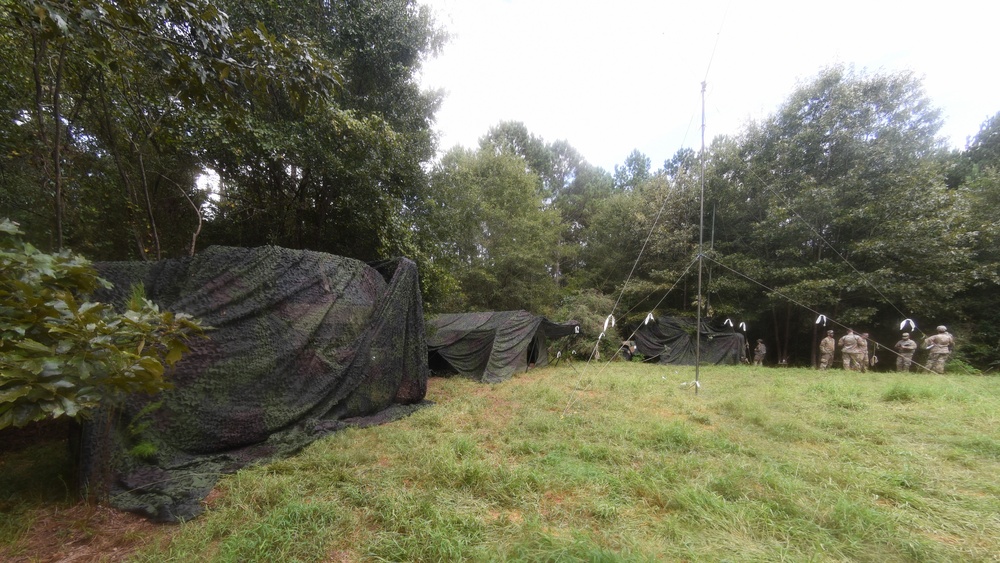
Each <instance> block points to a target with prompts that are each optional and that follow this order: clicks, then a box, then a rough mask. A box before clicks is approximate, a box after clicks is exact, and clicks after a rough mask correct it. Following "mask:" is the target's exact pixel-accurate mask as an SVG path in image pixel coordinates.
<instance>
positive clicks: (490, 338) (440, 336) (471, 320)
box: [427, 311, 580, 383]
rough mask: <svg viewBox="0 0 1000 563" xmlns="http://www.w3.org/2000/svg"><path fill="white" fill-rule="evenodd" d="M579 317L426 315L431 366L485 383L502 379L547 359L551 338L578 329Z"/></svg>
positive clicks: (520, 313)
mask: <svg viewBox="0 0 1000 563" xmlns="http://www.w3.org/2000/svg"><path fill="white" fill-rule="evenodd" d="M579 332H580V325H579V323H577V322H575V321H570V322H567V323H556V322H553V321H550V320H548V319H546V318H544V317H538V316H535V315H532V314H531V313H528V312H527V311H501V312H489V313H456V314H446V315H438V316H436V317H432V318H430V319H428V320H427V348H428V351H429V354H430V362H431V365H432V366H440V367H443V368H446V369H447V368H450V370H449V371H455V372H457V373H459V374H460V375H462V376H465V377H469V378H472V379H475V380H478V381H481V382H483V383H498V382H500V381H505V380H507V379H510V378H511V376H512V375H514V373H516V372H518V371H525V370H526V369H528V365H529V364H533V365H535V366H538V367H541V366H544V365H546V364H547V363H548V350H547V346H548V341H549V340H553V339H557V338H561V337H563V336H569V335H572V334H578V333H579Z"/></svg>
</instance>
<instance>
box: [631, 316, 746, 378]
mask: <svg viewBox="0 0 1000 563" xmlns="http://www.w3.org/2000/svg"><path fill="white" fill-rule="evenodd" d="M696 324H697V323H696V321H695V320H694V319H685V318H681V317H668V316H661V317H659V318H657V319H655V320H654V321H650V322H649V323H646V324H643V325H640V326H639V328H638V330H636V332H635V336H634V337H633V340H634V341H635V347H636V352H637V353H639V354H642V355H643V356H646V357H647V358H656V361H658V362H659V363H661V364H673V365H684V366H693V365H694V364H695V344H696V340H695V338H694V334H695V325H696ZM698 334H699V336H700V338H701V363H703V364H738V363H742V362H743V361H744V360H745V359H746V357H747V354H746V337H744V336H743V334H741V333H739V332H736V331H735V330H733V328H732V327H727V326H721V327H716V326H713V324H712V322H711V321H709V320H704V319H703V320H702V323H701V330H700V331H698Z"/></svg>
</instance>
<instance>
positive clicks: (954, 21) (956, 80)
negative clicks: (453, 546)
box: [421, 0, 1000, 172]
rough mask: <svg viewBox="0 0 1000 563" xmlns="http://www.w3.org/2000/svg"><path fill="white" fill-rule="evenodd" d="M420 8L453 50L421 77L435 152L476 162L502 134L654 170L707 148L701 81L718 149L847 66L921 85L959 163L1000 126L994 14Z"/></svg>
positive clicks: (951, 5) (871, 3) (782, 8)
mask: <svg viewBox="0 0 1000 563" xmlns="http://www.w3.org/2000/svg"><path fill="white" fill-rule="evenodd" d="M421 2H422V3H425V4H428V5H430V6H431V7H432V9H434V11H435V13H436V14H437V16H436V17H437V20H438V22H439V23H440V24H441V25H443V26H444V27H445V28H446V29H447V30H448V31H449V33H450V34H451V35H452V36H453V37H452V40H451V41H450V42H449V44H448V45H447V46H446V47H445V49H444V52H443V53H442V54H441V55H440V56H439V57H438V58H436V59H433V60H430V61H428V62H426V63H425V65H424V69H423V76H422V83H423V84H424V86H425V87H427V88H440V89H443V90H444V91H445V93H446V97H445V100H444V104H443V106H442V107H441V109H440V110H439V112H438V114H437V124H436V129H437V130H438V132H439V135H440V146H441V149H442V150H446V149H449V148H451V147H453V146H455V145H462V146H466V147H474V146H476V144H477V142H478V139H479V138H480V137H482V136H483V135H484V134H485V133H486V132H487V131H488V130H489V128H490V127H492V126H493V125H496V124H497V123H499V122H500V121H505V120H509V121H520V122H523V123H524V124H525V126H526V127H527V128H528V131H530V132H531V133H532V134H534V135H536V136H539V137H541V138H543V139H544V140H545V141H546V142H549V143H551V142H554V141H557V140H560V139H564V140H566V141H568V142H569V143H570V145H572V146H573V147H575V148H576V149H577V150H578V151H579V152H580V153H581V154H582V155H583V156H584V158H586V159H587V160H588V161H589V162H590V163H591V164H595V165H598V166H601V167H603V168H605V169H606V170H608V171H609V172H611V171H613V170H614V166H615V165H616V164H621V163H622V162H623V161H624V160H625V157H626V156H628V154H629V153H630V152H632V150H633V149H639V150H640V151H642V152H643V153H645V154H646V156H648V157H650V159H651V160H652V166H653V169H657V168H659V167H660V166H661V165H662V164H663V161H664V160H666V159H668V158H670V157H671V156H672V155H673V154H674V153H676V152H677V150H678V149H680V148H682V147H691V148H698V147H699V146H700V144H701V132H700V123H701V82H702V81H703V80H706V81H707V83H708V88H707V90H706V97H705V100H706V118H705V119H706V142H711V139H712V138H713V137H715V136H717V135H722V134H732V133H737V132H738V131H739V130H740V129H741V127H742V125H743V124H744V123H746V122H747V121H748V120H750V119H753V120H759V119H761V118H763V117H764V116H766V115H769V114H771V113H773V112H774V111H775V110H776V109H777V108H778V106H779V105H780V104H781V103H782V102H783V101H784V100H785V99H786V98H787V97H788V96H789V95H790V94H791V93H792V92H793V90H794V89H795V88H796V85H797V84H798V83H800V82H803V81H808V80H810V79H812V78H813V77H815V76H816V75H817V74H818V73H819V71H820V70H821V69H822V68H823V67H826V66H829V65H832V64H841V63H843V64H847V65H853V66H854V67H855V68H856V69H859V70H861V69H866V70H867V71H869V72H894V71H897V70H912V71H914V72H915V73H916V74H917V76H919V77H922V78H923V84H924V87H925V89H926V92H927V94H928V96H929V97H930V99H931V100H932V101H933V102H934V103H935V104H936V105H937V106H938V107H940V108H941V109H942V110H943V113H944V120H945V125H944V128H943V129H942V131H941V133H942V135H944V136H945V137H947V138H948V140H949V141H950V142H951V144H952V145H953V146H954V147H956V148H961V147H964V146H965V142H966V138H967V137H970V136H973V135H975V134H976V132H978V130H979V126H980V125H981V124H982V122H983V121H985V120H986V119H987V118H988V117H990V116H992V115H994V114H995V113H997V112H998V111H1000V72H998V71H997V61H996V59H997V54H998V53H1000V47H998V45H997V42H996V39H995V36H996V35H995V28H996V25H997V22H998V21H1000V2H994V1H992V0H975V1H969V0H951V1H949V2H934V3H930V2H914V1H913V0H909V1H882V0H867V1H857V0H841V1H839V2H811V1H809V0H798V1H787V0H785V1H780V0H744V1H739V0H687V1H684V2H677V1H674V0H659V1H655V0H421ZM713 52H714V55H713Z"/></svg>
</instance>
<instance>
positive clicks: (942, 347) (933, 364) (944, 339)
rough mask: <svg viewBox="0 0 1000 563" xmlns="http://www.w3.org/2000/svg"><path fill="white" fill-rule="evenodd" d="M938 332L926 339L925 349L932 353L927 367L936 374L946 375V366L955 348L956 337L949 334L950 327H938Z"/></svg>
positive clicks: (928, 357) (928, 358)
mask: <svg viewBox="0 0 1000 563" xmlns="http://www.w3.org/2000/svg"><path fill="white" fill-rule="evenodd" d="M937 332H938V333H937V334H935V335H933V336H928V337H927V338H925V339H924V348H927V349H928V350H929V351H930V353H929V355H928V356H927V367H928V369H930V370H931V371H933V372H934V373H944V364H945V362H946V361H948V356H950V355H951V351H952V349H953V348H954V347H955V337H954V336H952V335H951V334H948V327H946V326H944V325H941V326H939V327H937Z"/></svg>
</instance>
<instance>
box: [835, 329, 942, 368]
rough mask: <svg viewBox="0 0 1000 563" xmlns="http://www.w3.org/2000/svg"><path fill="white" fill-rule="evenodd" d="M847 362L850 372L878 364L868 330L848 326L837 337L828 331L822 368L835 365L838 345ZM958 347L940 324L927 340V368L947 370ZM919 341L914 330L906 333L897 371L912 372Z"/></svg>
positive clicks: (898, 350)
mask: <svg viewBox="0 0 1000 563" xmlns="http://www.w3.org/2000/svg"><path fill="white" fill-rule="evenodd" d="M838 345H839V346H840V354H841V357H842V359H843V362H844V369H845V370H849V371H860V372H864V371H867V370H868V368H869V367H871V366H873V365H874V363H873V362H874V360H875V358H874V356H869V354H868V333H867V332H863V333H861V334H855V333H854V331H853V330H851V329H847V334H845V335H843V336H841V337H840V340H836V341H835V340H834V338H833V331H832V330H828V331H826V338H824V339H823V340H822V341H820V343H819V369H821V370H825V369H827V368H829V367H830V366H831V365H833V354H834V352H836V349H837V346H838ZM954 346H955V337H954V336H952V335H951V334H949V333H948V328H947V327H945V326H939V327H937V334H934V335H931V336H928V337H927V338H925V339H924V348H925V349H927V351H928V356H927V368H928V369H929V370H930V371H933V372H935V373H944V364H945V362H946V361H947V360H948V356H949V355H950V354H951V351H952V349H953V348H954ZM917 348H919V346H918V345H917V342H916V341H915V340H913V339H911V338H910V333H908V332H904V333H903V334H902V338H901V339H900V340H899V342H897V343H896V345H895V346H894V349H895V351H896V371H910V366H911V365H912V364H913V356H914V354H916V352H917Z"/></svg>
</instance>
